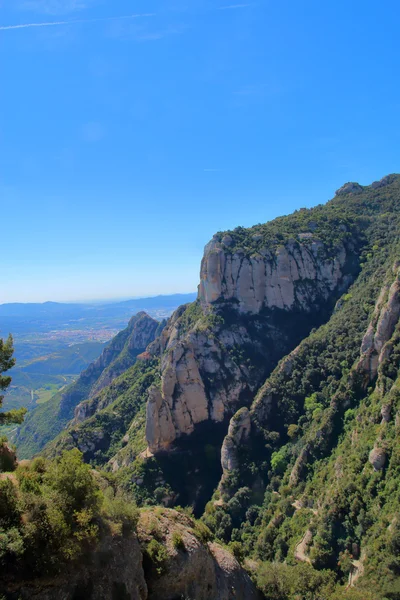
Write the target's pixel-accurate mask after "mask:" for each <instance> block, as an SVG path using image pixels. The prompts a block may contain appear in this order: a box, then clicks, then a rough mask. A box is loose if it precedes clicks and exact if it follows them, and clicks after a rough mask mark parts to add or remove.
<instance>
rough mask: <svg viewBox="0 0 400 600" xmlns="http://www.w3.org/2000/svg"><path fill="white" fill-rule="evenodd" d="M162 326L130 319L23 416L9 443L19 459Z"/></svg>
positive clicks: (52, 434)
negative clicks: (71, 379)
mask: <svg viewBox="0 0 400 600" xmlns="http://www.w3.org/2000/svg"><path fill="white" fill-rule="evenodd" d="M162 326H163V325H162V324H160V323H159V322H158V321H156V320H155V319H152V318H151V317H149V316H148V315H147V314H146V313H143V312H141V313H138V314H137V315H135V316H134V317H132V319H131V320H130V322H129V324H128V327H127V328H126V329H124V330H123V331H121V332H120V333H119V334H118V335H117V336H116V337H115V338H114V339H113V340H112V341H111V342H110V343H109V344H108V345H107V346H106V347H105V349H104V350H103V352H102V354H101V355H100V357H99V358H98V359H97V360H96V361H95V362H93V363H92V364H91V365H90V366H89V367H88V368H87V369H86V370H85V371H83V373H82V374H81V375H80V377H79V378H78V380H77V381H76V382H75V383H73V384H72V385H70V386H68V387H67V388H66V389H65V390H64V391H62V392H59V393H58V394H56V395H55V396H54V398H52V399H51V400H50V401H49V402H47V403H46V404H45V405H43V406H40V407H38V408H36V409H35V410H33V411H32V412H31V413H29V414H28V415H27V417H26V420H25V422H24V424H23V425H22V426H21V427H20V428H19V430H18V432H17V434H16V436H15V439H14V440H13V441H14V443H16V445H17V447H18V454H19V456H20V457H21V458H25V457H30V456H32V455H33V454H35V453H37V452H39V451H40V450H41V449H42V448H43V447H44V446H45V445H46V443H47V442H49V441H51V440H52V439H54V438H55V437H56V435H57V434H58V433H59V432H60V431H62V429H63V428H64V427H65V425H66V424H67V423H68V422H69V421H70V420H71V419H72V418H73V416H74V411H75V409H76V407H77V406H78V405H79V404H80V403H81V402H82V401H83V400H85V399H89V398H92V397H94V396H96V394H98V393H99V392H100V391H101V390H102V389H103V388H105V387H107V386H108V385H109V384H110V383H111V382H112V381H113V380H114V379H116V378H117V377H118V376H119V375H120V374H121V373H124V372H125V371H126V370H127V369H129V367H131V366H132V365H134V363H135V362H136V358H137V356H138V355H139V354H141V353H142V352H143V351H144V350H145V348H146V346H147V345H148V344H149V343H150V342H152V341H153V340H154V339H155V337H156V336H157V335H158V334H159V333H160V331H161V330H162ZM82 410H84V409H82ZM79 412H80V409H79V408H78V413H79Z"/></svg>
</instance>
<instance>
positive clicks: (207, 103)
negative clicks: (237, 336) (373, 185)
mask: <svg viewBox="0 0 400 600" xmlns="http://www.w3.org/2000/svg"><path fill="white" fill-rule="evenodd" d="M399 20H400V7H399V3H398V2H397V1H395V0H393V1H390V0H389V1H385V0H383V1H382V2H379V3H378V2H376V0H362V1H361V0H352V1H351V2H348V0H346V1H344V0H335V1H334V0H330V1H327V2H321V0H304V1H302V2H299V1H298V0H280V1H279V2H277V1H269V0H254V2H253V1H252V0H249V1H248V2H247V1H246V0H243V1H239V2H235V0H226V1H224V0H163V1H162V2H161V1H159V0H155V1H153V0H143V1H142V0H131V1H127V0H121V1H119V0H114V1H113V2H111V1H110V0H0V81H1V88H0V201H1V217H2V228H1V231H2V248H3V261H2V282H3V284H2V286H1V289H0V302H8V301H23V302H27V301H42V300H78V299H85V298H90V299H92V298H112V297H127V296H139V295H153V294H158V293H173V292H186V291H192V290H194V289H195V288H196V285H197V283H198V272H199V265H200V259H201V256H202V251H203V247H204V245H205V243H206V242H207V241H208V240H209V239H210V238H211V236H212V235H213V233H215V232H216V231H218V230H224V229H229V228H233V227H235V226H237V225H245V226H250V225H253V224H255V223H258V222H264V221H266V220H269V219H271V218H273V217H275V216H277V215H279V214H286V213H289V212H291V211H292V210H294V209H296V208H299V207H302V206H312V205H313V204H317V203H319V202H325V201H326V200H328V199H329V198H331V197H332V196H333V194H334V191H335V189H337V188H338V187H339V186H340V185H342V184H343V183H344V182H346V181H349V180H351V181H359V182H360V183H362V184H367V183H370V182H371V181H373V180H374V179H377V178H380V177H382V176H383V175H385V174H387V173H391V172H398V171H399V170H400V167H399V159H400V155H399V139H400V136H399V134H400V79H399V76H398V75H399V72H400V69H399V67H400V64H399V63H400V44H399V41H398V28H399ZM46 23H47V25H46ZM50 23H59V24H57V25H49V24H50ZM33 24H35V25H37V24H41V26H31V25H33ZM19 25H23V27H14V26H19Z"/></svg>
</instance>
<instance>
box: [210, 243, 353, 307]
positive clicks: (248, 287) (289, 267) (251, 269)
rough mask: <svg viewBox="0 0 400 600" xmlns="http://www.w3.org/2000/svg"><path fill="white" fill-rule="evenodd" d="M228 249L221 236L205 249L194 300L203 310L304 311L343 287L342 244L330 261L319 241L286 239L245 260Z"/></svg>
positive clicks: (343, 252) (242, 256)
mask: <svg viewBox="0 0 400 600" xmlns="http://www.w3.org/2000/svg"><path fill="white" fill-rule="evenodd" d="M224 241H225V244H224ZM259 241H260V243H261V240H259ZM229 246H230V244H228V247H227V246H226V236H225V237H224V238H223V239H222V242H220V241H219V240H218V238H214V239H213V240H211V242H210V243H209V244H208V245H207V246H206V248H205V251H204V257H203V260H202V263H201V271H200V286H199V299H200V301H201V302H202V304H203V305H205V306H207V305H209V304H213V303H217V302H230V303H234V304H235V305H237V308H238V309H239V311H240V312H242V313H252V314H257V313H259V312H260V311H261V310H262V309H263V308H280V309H285V310H290V309H293V308H294V307H297V308H299V309H301V310H306V311H307V310H311V309H312V306H313V304H314V303H315V302H318V301H322V300H326V299H327V298H328V297H329V296H330V295H331V294H332V292H333V290H335V289H336V288H337V287H338V286H340V285H341V284H344V283H345V282H344V281H343V267H344V265H345V262H346V250H345V248H344V246H341V247H340V248H339V249H338V250H337V253H336V256H335V257H334V258H331V257H329V256H328V253H327V252H326V249H325V247H324V244H323V243H322V242H321V241H319V240H314V241H313V240H310V243H309V244H301V243H299V242H297V241H295V240H289V241H288V242H287V243H286V244H285V245H282V246H279V247H278V248H277V249H276V250H270V249H268V248H265V247H264V248H263V247H260V249H259V252H257V253H255V254H253V255H252V256H250V257H249V256H246V255H245V253H244V252H243V251H242V250H240V249H238V250H236V251H235V252H234V253H232V252H230V251H229Z"/></svg>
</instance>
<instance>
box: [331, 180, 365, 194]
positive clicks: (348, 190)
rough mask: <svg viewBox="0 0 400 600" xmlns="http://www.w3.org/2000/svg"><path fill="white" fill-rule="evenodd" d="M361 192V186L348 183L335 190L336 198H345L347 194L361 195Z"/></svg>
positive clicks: (352, 182) (351, 182)
mask: <svg viewBox="0 0 400 600" xmlns="http://www.w3.org/2000/svg"><path fill="white" fill-rule="evenodd" d="M362 191H363V188H362V186H361V185H360V184H359V183H356V182H354V181H350V182H349V183H345V184H344V185H342V187H341V188H339V189H338V190H336V196H346V195H347V194H361V192H362Z"/></svg>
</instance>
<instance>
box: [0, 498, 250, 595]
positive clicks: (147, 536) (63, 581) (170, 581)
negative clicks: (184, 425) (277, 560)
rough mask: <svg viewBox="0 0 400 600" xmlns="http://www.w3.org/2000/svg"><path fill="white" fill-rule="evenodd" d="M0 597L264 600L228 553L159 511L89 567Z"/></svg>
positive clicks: (102, 550)
mask: <svg viewBox="0 0 400 600" xmlns="http://www.w3.org/2000/svg"><path fill="white" fill-rule="evenodd" d="M177 536H179V540H180V544H179V545H178V547H177V543H176V542H174V539H175V540H176V539H177ZM155 539H157V540H158V543H159V544H160V545H161V546H162V548H163V551H164V560H163V561H162V563H161V564H159V565H155V564H154V563H153V562H152V561H151V559H150V556H149V554H148V552H147V546H148V544H149V543H150V542H151V541H152V540H153V541H154V540H155ZM157 567H158V569H159V570H157ZM160 567H161V568H160ZM0 594H1V595H2V596H1V597H3V594H5V598H7V600H8V599H10V600H14V599H15V598H18V600H128V599H129V600H176V599H177V598H193V599H196V600H260V595H259V594H258V592H257V590H256V588H255V586H254V585H253V583H252V582H251V579H250V577H249V576H248V575H247V573H246V571H245V570H244V569H243V568H242V567H241V566H240V564H239V563H238V562H237V560H236V559H235V558H234V557H233V556H232V555H231V554H230V553H229V552H228V551H227V550H225V549H224V548H222V546H220V545H219V544H215V543H211V542H207V541H202V539H200V538H199V536H198V534H197V532H196V528H195V523H194V521H193V520H192V519H190V518H189V517H187V516H186V515H183V514H181V513H178V512H176V511H174V510H167V509H160V508H158V509H157V511H153V510H145V511H142V513H141V516H140V521H139V526H138V537H136V536H135V535H131V536H129V537H123V538H121V537H117V538H110V537H107V538H105V539H103V540H102V542H101V543H100V544H99V545H98V547H97V548H96V550H95V551H92V552H90V553H88V554H87V556H86V560H85V561H83V562H82V563H81V564H79V565H78V564H71V565H70V566H67V567H66V568H65V570H64V572H63V573H62V574H61V575H60V576H55V577H52V578H47V579H36V580H33V581H31V582H29V583H22V584H20V585H18V582H17V583H15V582H14V583H13V584H12V590H11V589H8V588H7V587H6V588H5V589H3V588H2V586H1V583H0Z"/></svg>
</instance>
